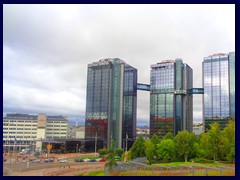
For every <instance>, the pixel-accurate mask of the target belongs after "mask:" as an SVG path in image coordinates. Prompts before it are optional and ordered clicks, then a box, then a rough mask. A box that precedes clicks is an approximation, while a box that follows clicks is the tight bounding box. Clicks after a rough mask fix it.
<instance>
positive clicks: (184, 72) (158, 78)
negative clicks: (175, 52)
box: [150, 59, 193, 137]
mask: <svg viewBox="0 0 240 180" xmlns="http://www.w3.org/2000/svg"><path fill="white" fill-rule="evenodd" d="M192 84H193V77H192V68H191V67H190V66H188V65H187V64H184V63H183V61H182V59H176V60H166V61H162V62H160V63H157V64H153V65H151V76H150V136H152V135H153V134H154V133H155V134H156V135H158V136H160V137H163V136H164V135H166V134H167V133H168V132H172V133H173V135H174V136H175V135H177V133H178V131H182V130H188V131H192V128H193V127H192V126H193V99H192V94H190V93H189V89H192Z"/></svg>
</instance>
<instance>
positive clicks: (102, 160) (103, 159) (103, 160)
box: [98, 158, 106, 162]
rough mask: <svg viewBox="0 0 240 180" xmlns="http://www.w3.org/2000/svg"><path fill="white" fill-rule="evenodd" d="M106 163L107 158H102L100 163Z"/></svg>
mask: <svg viewBox="0 0 240 180" xmlns="http://www.w3.org/2000/svg"><path fill="white" fill-rule="evenodd" d="M105 161H106V159H105V158H102V159H100V160H99V161H98V162H105Z"/></svg>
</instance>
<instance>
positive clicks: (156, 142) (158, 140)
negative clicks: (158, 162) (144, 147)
mask: <svg viewBox="0 0 240 180" xmlns="http://www.w3.org/2000/svg"><path fill="white" fill-rule="evenodd" d="M151 142H152V144H153V145H154V150H153V153H154V156H155V157H157V152H156V150H157V144H159V143H160V142H161V140H160V138H159V137H158V136H157V135H156V134H155V133H154V134H153V136H152V137H151Z"/></svg>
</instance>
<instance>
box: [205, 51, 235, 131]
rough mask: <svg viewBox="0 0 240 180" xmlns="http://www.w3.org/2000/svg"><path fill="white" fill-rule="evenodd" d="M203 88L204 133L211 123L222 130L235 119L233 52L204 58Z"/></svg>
mask: <svg viewBox="0 0 240 180" xmlns="http://www.w3.org/2000/svg"><path fill="white" fill-rule="evenodd" d="M203 87H204V97H203V116H204V124H205V131H206V130H207V129H209V128H210V124H211V123H213V122H218V123H219V124H220V127H221V128H222V129H223V128H224V127H225V126H226V124H227V122H228V121H229V119H230V118H234V117H235V52H230V53H229V54H223V53H221V54H214V55H211V56H208V57H205V58H204V61H203Z"/></svg>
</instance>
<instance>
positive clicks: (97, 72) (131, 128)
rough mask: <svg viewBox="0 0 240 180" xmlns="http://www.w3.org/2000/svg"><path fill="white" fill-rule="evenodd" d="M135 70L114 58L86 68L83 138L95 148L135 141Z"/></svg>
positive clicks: (121, 145)
mask: <svg viewBox="0 0 240 180" xmlns="http://www.w3.org/2000/svg"><path fill="white" fill-rule="evenodd" d="M136 103H137V69H135V68H134V67H132V66H130V65H128V64H127V63H125V62H124V61H122V60H120V59H118V58H108V59H102V60H99V61H97V62H93V63H91V64H89V65H88V76H87V100H86V121H85V123H86V124H85V138H86V139H87V140H89V139H97V141H100V140H101V141H102V145H101V146H99V144H98V147H99V148H109V147H110V146H111V142H113V143H114V144H115V147H117V148H121V147H123V143H124V140H123V139H126V136H128V138H129V140H130V139H135V137H136V107H137V104H136Z"/></svg>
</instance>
